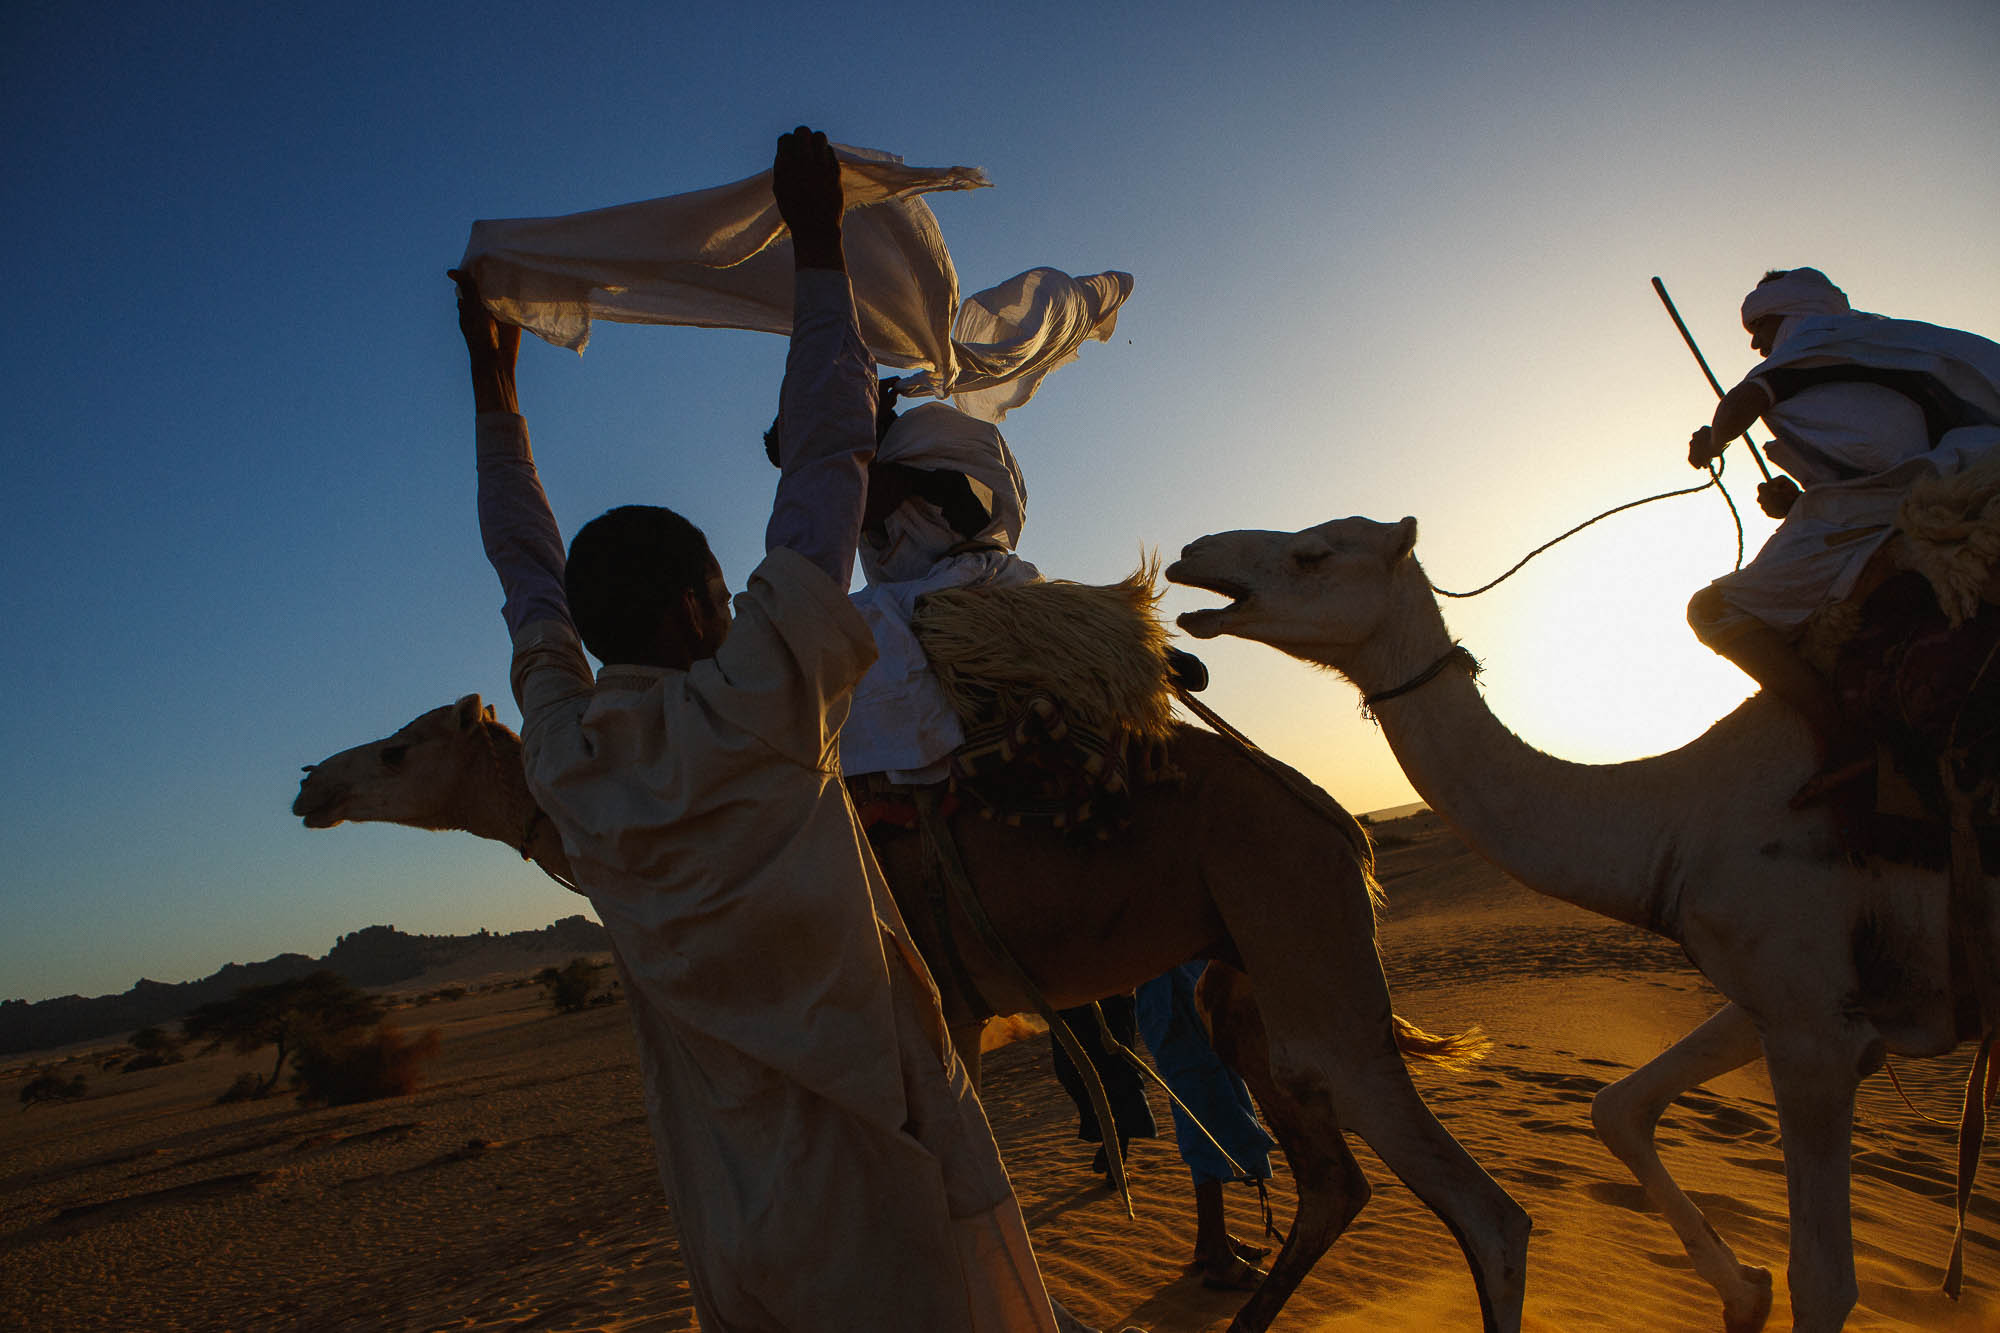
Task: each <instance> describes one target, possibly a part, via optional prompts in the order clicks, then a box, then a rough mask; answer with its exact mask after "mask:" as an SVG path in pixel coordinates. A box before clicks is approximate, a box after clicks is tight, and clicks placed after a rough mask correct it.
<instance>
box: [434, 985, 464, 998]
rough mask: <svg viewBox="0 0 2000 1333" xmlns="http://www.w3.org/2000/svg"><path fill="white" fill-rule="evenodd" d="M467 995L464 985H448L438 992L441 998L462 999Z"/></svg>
mask: <svg viewBox="0 0 2000 1333" xmlns="http://www.w3.org/2000/svg"><path fill="white" fill-rule="evenodd" d="M465 995H466V991H465V987H463V986H446V987H445V988H444V989H442V990H440V991H439V992H438V993H437V997H438V998H439V999H440V1000H462V999H464V998H465Z"/></svg>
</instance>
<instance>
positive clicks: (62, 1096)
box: [21, 1069, 90, 1111]
mask: <svg viewBox="0 0 2000 1333" xmlns="http://www.w3.org/2000/svg"><path fill="white" fill-rule="evenodd" d="M89 1094H90V1080H88V1079H86V1078H85V1077H84V1076H83V1075H81V1074H78V1075H77V1076H76V1077H75V1078H64V1077H63V1076H62V1075H61V1074H59V1073H57V1072H56V1071H55V1070H53V1069H51V1070H49V1071H47V1072H46V1073H41V1074H37V1075H35V1077H33V1078H31V1079H29V1080H28V1081H27V1083H25V1084H23V1085H22V1087H21V1109H22V1110H23V1111H25V1110H28V1109H29V1108H30V1107H35V1106H40V1105H41V1104H42V1103H43V1102H73V1101H78V1100H80V1099H81V1098H83V1097H86V1096H88V1095H89Z"/></svg>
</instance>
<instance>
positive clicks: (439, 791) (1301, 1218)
mask: <svg viewBox="0 0 2000 1333" xmlns="http://www.w3.org/2000/svg"><path fill="white" fill-rule="evenodd" d="M1170 757H1171V761H1172V763H1173V764H1174V765H1175V766H1176V767H1177V768H1178V769H1179V770H1180V771H1181V772H1183V773H1185V774H1186V778H1185V780H1184V781H1181V782H1178V783H1170V784H1162V785H1159V786H1155V787H1152V788H1149V789H1147V791H1146V792H1145V794H1144V797H1143V798H1142V799H1140V800H1138V801H1136V802H1134V808H1133V824H1134V827H1133V828H1132V830H1131V832H1130V834H1129V835H1128V836H1122V837H1119V838H1116V839H1113V840H1110V841H1106V842H1098V843H1091V842H1075V841H1072V840H1070V839H1066V838H1064V837H1063V836H1061V835H1060V834H1058V833H1054V832H1050V831H1046V830H1039V829H1020V828H1013V827H1008V826H1006V825H1003V824H998V823H993V822H990V821H987V820H982V819H979V818H977V817H975V816H971V815H964V814H961V815H958V816H955V817H954V818H953V820H952V834H953V837H954V838H955V839H956V840H957V844H958V849H959V852H960V855H961V857H962V859H963V862H964V865H965V868H966V873H967V876H968V878H969V879H970V881H971V883H972V886H973V889H974V891H975V893H976V894H977V896H978V898H979V899H980V901H981V903H982V904H983V905H984V909H985V911H986V913H987V915H988V916H989V918H990V920H991V922H992V925H993V927H994V929H995V932H996V933H997V935H998V936H999V938H1000V939H1001V940H1002V941H1004V942H1005V945H1006V947H1007V949H1008V950H1009V951H1010V952H1011V953H1012V954H1013V956H1014V959H1015V960H1016V961H1017V962H1018V963H1019V965H1020V966H1021V967H1022V968H1023V969H1025V971H1026V972H1027V974H1028V975H1029V976H1031V977H1032V978H1033V979H1034V981H1035V983H1036V985H1038V986H1039V987H1040V989H1041V991H1042V994H1043V997H1044V998H1045V999H1046V1001H1047V1002H1048V1003H1049V1004H1051V1005H1054V1006H1057V1007H1068V1006H1071V1005H1078V1004H1083V1003H1086V1002H1088V1001H1091V1000H1095V999H1100V998H1102V997H1104V996H1106V995H1110V994H1115V993H1117V992H1120V991H1125V990H1129V989H1131V988H1132V987H1134V986H1136V985H1138V984H1139V983H1141V982H1144V981H1147V980H1150V979H1151V978H1153V977H1155V976H1158V975H1159V974H1160V973H1161V972H1164V971H1165V970H1166V969H1167V968H1169V967H1171V966H1174V965H1176V964H1178V963H1182V962H1186V961H1188V960H1190V959H1197V958H1207V959H1214V960H1217V961H1220V962H1223V963H1225V964H1227V965H1228V966H1227V967H1211V968H1210V969H1208V973H1207V976H1206V978H1205V980H1204V989H1205V991H1207V992H1208V993H1207V994H1205V995H1204V1002H1205V1003H1206V1005H1207V1007H1208V1008H1209V1010H1210V1012H1211V1013H1212V1014H1213V1015H1215V1016H1216V1021H1217V1032H1216V1047H1217V1050H1218V1051H1219V1052H1220V1053H1221V1054H1222V1055H1223V1056H1224V1058H1225V1059H1227V1060H1229V1061H1230V1062H1231V1064H1232V1065H1233V1066H1234V1067H1235V1068H1236V1069H1237V1070H1238V1072H1239V1073H1241V1074H1242V1075H1243V1078H1244V1080H1245V1081H1246V1082H1247V1083H1248V1084H1249V1085H1250V1089H1251V1091H1252V1093H1253V1095H1255V1097H1256V1098H1257V1101H1258V1103H1259V1104H1260V1105H1261V1106H1262V1108H1263V1110H1264V1114H1265V1118H1266V1120H1267V1121H1268V1122H1269V1124H1270V1127H1271V1130H1272V1132H1273V1134H1274V1135H1275V1136H1276V1137H1277V1139H1278V1142H1279V1145H1280V1147H1281V1148H1282V1149H1283V1151H1284V1153H1285V1156H1286V1158H1287V1160H1288V1161H1289V1163H1290V1165H1291V1168H1292V1172H1293V1176H1294V1178H1295V1180H1296V1182H1297V1186H1298V1197H1299V1204H1298V1212H1297V1215H1296V1216H1295V1217H1294V1219H1293V1222H1292V1226H1291V1229H1290V1231H1289V1232H1288V1233H1287V1234H1286V1237H1285V1242H1284V1245H1283V1247H1282V1248H1281V1249H1280V1250H1279V1253H1278V1255H1277V1257H1276V1259H1275V1260H1274V1261H1273V1262H1272V1264H1271V1270H1270V1275H1269V1277H1268V1278H1267V1279H1266V1280H1265V1281H1264V1283H1263V1284H1262V1285H1261V1286H1260V1287H1259V1288H1258V1289H1257V1291H1256V1292H1254V1293H1253V1294H1252V1295H1251V1297H1250V1299H1249V1301H1248V1302H1247V1303H1246V1304H1245V1305H1244V1307H1243V1308H1242V1310H1241V1311H1239V1312H1238V1314H1237V1316H1236V1319H1235V1321H1234V1323H1233V1324H1232V1325H1231V1328H1232V1330H1233V1331H1234V1333H1261V1330H1263V1329H1265V1328H1267V1327H1268V1326H1269V1325H1270V1323H1271V1321H1272V1319H1273V1318H1274V1317H1275V1316H1276V1315H1277V1313H1278V1311H1279V1309H1280V1308H1281V1307H1282V1306H1283V1304H1284V1302H1285V1300H1286V1299H1287V1298H1288V1297H1289V1296H1290V1295H1291V1293H1292V1291H1293V1290H1294V1289H1295V1288H1296V1287H1297V1286H1298V1284H1299V1282H1300V1281H1301V1280H1302V1279H1303V1278H1304V1277H1305V1275H1306V1273H1308V1272H1309V1271H1311V1269H1312V1266H1313V1265H1314V1264H1315V1263H1316V1262H1318V1260H1319V1257H1320V1256H1321V1255H1322V1254H1324V1253H1325V1252H1326V1250H1327V1248H1328V1247H1329V1246H1331V1245H1332V1243H1333V1241H1334V1240H1335V1239H1336V1238H1337V1237H1338V1236H1339V1235H1340V1233H1341V1231H1342V1230H1344V1229H1345V1228H1346V1226H1347V1224H1348V1222H1350V1221H1351V1220H1352V1219H1353V1218H1354V1216H1355V1215H1356V1214H1357V1213H1358V1212H1360V1210H1361V1208H1362V1206H1363V1205H1364V1204H1365V1203H1366V1202H1367V1200H1368V1196H1369V1186H1368V1183H1367V1180H1366V1178H1365V1177H1364V1176H1363V1175H1362V1173H1361V1170H1360V1167H1359V1165H1358V1164H1357V1163H1356V1162H1355V1160H1354V1157H1353V1155H1352V1154H1351V1153H1350V1152H1349V1151H1348V1149H1347V1146H1346V1144H1345V1142H1344V1141H1343V1138H1342V1131H1343V1130H1351V1131H1353V1132H1354V1133H1357V1134H1359V1135H1360V1136H1361V1137H1362V1139H1363V1140H1365V1141H1366V1142H1367V1143H1368V1145H1369V1146H1370V1147H1371V1148H1373V1149H1374V1150H1375V1151H1376V1153H1377V1154H1378V1155H1380V1157H1381V1158H1382V1160H1383V1162H1385V1163H1386V1164H1387V1165H1388V1167H1389V1169H1390V1170H1392V1171H1394V1172H1395V1173H1396V1175H1397V1176H1398V1177H1399V1178H1400V1179H1401V1180H1402V1181H1403V1183H1404V1184H1406V1185H1408V1186H1409V1187H1410V1189H1411V1190H1412V1191H1413V1192H1414V1193H1415V1194H1416V1195H1417V1196H1418V1197H1419V1198H1421V1199H1422V1200H1423V1201H1424V1203H1425V1204H1426V1205H1428V1206H1429V1207H1430V1208H1431V1210H1432V1211H1433V1212H1435V1213H1436V1214H1437V1215H1438V1216H1439V1218H1440V1219H1442V1220H1443V1221H1444V1223H1445V1225H1446V1226H1447V1227H1448V1228H1450V1230H1451V1232H1452V1234H1453V1236H1454V1237H1455V1238H1456V1239H1457V1240H1458V1242H1459V1245H1460V1247H1461V1248H1462V1249H1463V1250H1464V1252H1465V1255H1466V1258H1467V1261H1468V1263H1469V1264H1470V1266H1471V1269H1472V1275H1473V1281H1474V1284H1475V1287H1476V1289H1477V1292H1478V1298H1479V1306H1480V1313H1481V1318H1482V1321H1483V1323H1484V1326H1485V1328H1487V1329H1488V1330H1503V1331H1508V1333H1511V1331H1512V1330H1516V1329H1518V1328H1519V1327H1520V1319H1521V1302H1522V1293H1523V1286H1524V1281H1525V1278H1526V1267H1527V1239H1528V1230H1529V1222H1528V1217H1527V1214H1526V1213H1525V1212H1524V1211H1523V1210H1522V1209H1521V1207H1520V1206H1519V1205H1518V1204H1516V1203H1515V1202H1514V1200H1513V1199H1512V1198H1510V1197H1509V1196H1508V1195H1507V1193H1506V1191H1504V1190H1503V1189H1501V1188H1500V1186H1499V1185H1498V1184H1496V1183H1495V1182H1494V1181H1493V1180H1492V1179H1491V1178H1490V1177H1489V1176H1488V1175H1487V1174H1486V1173H1485V1172H1484V1171H1482V1170H1481V1169H1480V1168H1479V1166H1478V1164H1477V1163H1475V1162H1474V1161H1473V1160H1472V1158H1471V1157H1470V1156H1468V1155H1467V1154H1466V1152H1465V1150H1464V1149H1463V1148H1461V1147H1460V1146H1459V1145H1458V1143H1457V1141H1456V1140H1454V1139H1453V1138H1452V1137H1451V1135H1450V1134H1449V1133H1448V1132H1447V1131H1446V1130H1445V1129H1444V1127H1443V1126H1442V1125H1440V1124H1439V1123H1438V1121H1437V1119H1436V1117H1434V1116H1433V1115H1432V1114H1431V1111H1430V1108H1429V1107H1427V1106H1426V1105H1425V1104H1424V1102H1423V1099H1422V1098H1421V1097H1420V1096H1419V1095H1418V1093H1417V1090H1416V1088H1415V1086H1414V1085H1413V1084H1412V1083H1411V1082H1410V1077H1409V1074H1408V1072H1407V1070H1406V1069H1405V1068H1404V1065H1403V1058H1402V1052H1403V1051H1410V1052H1411V1053H1413V1054H1418V1055H1431V1056H1433V1057H1437V1058H1446V1059H1449V1058H1453V1057H1463V1055H1464V1054H1465V1053H1466V1046H1465V1044H1464V1042H1463V1041H1462V1040H1459V1039H1451V1038H1433V1037H1428V1036H1427V1035H1426V1034H1423V1033H1421V1032H1419V1031H1418V1030H1417V1029H1415V1028H1413V1027H1411V1026H1410V1025H1408V1024H1406V1023H1404V1022H1403V1021H1402V1020H1401V1019H1398V1018H1395V1017H1394V1016H1393V1015H1392V1014H1391V1012H1390V1007H1389V991H1388V986H1387V983H1386V982H1385V980H1384V979H1383V975H1382V967H1381V962H1380V960H1379V959H1378V958H1377V956H1376V952H1375V902H1374V898H1373V893H1374V891H1375V886H1374V881H1373V877H1372V875H1371V874H1370V868H1371V866H1370V859H1371V858H1370V856H1369V853H1368V849H1367V843H1366V838H1365V836H1363V835H1361V834H1360V831H1359V829H1358V828H1356V827H1354V825H1353V821H1352V820H1351V819H1349V818H1347V816H1346V815H1345V813H1344V812H1341V811H1340V810H1339V808H1338V807H1337V806H1334V805H1333V803H1332V801H1331V799H1330V798H1328V799H1327V806H1328V807H1330V809H1326V810H1321V809H1315V808H1312V807H1310V806H1309V805H1308V804H1307V802H1306V799H1305V798H1304V797H1302V796H1300V795H1298V794H1296V793H1295V792H1293V791H1289V790H1287V788H1286V785H1285V783H1283V782H1281V781H1280V780H1278V779H1276V778H1274V777H1273V776H1272V775H1271V774H1270V773H1268V772H1266V771H1264V770H1263V769H1261V768H1260V767H1259V766H1258V765H1257V764H1256V763H1255V762H1254V761H1253V760H1252V759H1251V758H1250V757H1249V756H1248V755H1247V754H1246V753H1244V752H1243V751H1241V750H1239V749H1237V748H1236V747H1235V746H1233V745H1232V744H1231V743H1230V742H1228V741H1226V740H1224V739H1223V738H1221V737H1219V736H1216V735H1214V734H1212V733H1210V732H1207V731H1202V730H1198V729H1195V728H1191V727H1182V728H1179V729H1178V730H1177V732H1176V734H1175V735H1174V738H1173V739H1172V741H1171V742H1170ZM306 774H307V776H306V777H305V779H304V781H302V782H301V783H300V785H299V795H298V799H297V800H296V801H295V802H294V803H293V806H292V810H293V813H294V814H297V815H299V816H301V817H302V818H303V819H304V820H305V823H306V825H307V827H309V828H330V827H332V826H333V825H335V824H339V823H341V822H342V821H345V820H353V821H380V822H388V823H396V824H406V825H410V826H414V827H417V828H430V829H462V830H465V831H467V832H470V833H473V834H475V835H477V836H480V837H485V838H491V839H495V840H498V841H500V842H504V843H506V844H507V845H509V846H511V847H513V848H515V849H516V850H517V851H519V852H520V853H521V854H522V855H523V856H525V857H528V858H530V859H533V860H534V861H536V862H537V863H538V864H539V865H541V866H542V868H543V869H544V870H547V871H549V872H550V873H551V874H552V875H555V876H557V877H559V878H561V879H563V880H565V881H567V880H568V869H569V867H568V861H567V858H566V857H565V856H564V854H563V850H562V845H561V842H560V839H559V838H558V837H557V835H556V832H555V829H554V828H553V826H552V825H551V824H550V823H549V821H548V820H547V819H546V818H544V817H542V815H541V812H540V811H539V810H538V809H537V807H536V805H535V802H534V799H533V797H532V796H531V795H530V794H529V792H528V787H527V781H526V779H525V777H524V776H523V772H522V767H521V751H520V740H519V738H518V737H516V736H515V734H514V733H513V732H512V731H511V730H509V729H508V728H507V727H506V726H504V725H503V724H501V723H499V722H498V721H496V720H495V719H494V717H493V711H492V709H490V708H487V707H486V706H484V705H483V704H482V702H481V701H480V698H479V696H478V695H476V694H471V695H467V696H465V697H464V698H462V699H460V700H459V701H458V702H457V703H455V704H448V705H446V706H444V707H442V708H437V709H433V710H432V711H430V712H428V713H425V714H423V715H422V716H421V717H418V718H417V719H416V720H415V721H413V722H411V723H410V724H409V725H408V726H406V727H404V728H403V729H402V730H400V731H398V732H396V733H395V734H394V735H392V736H389V737H387V738H385V739H383V740H377V741H370V742H369V743H367V744H365V745H359V746H355V747H353V748H352V749H348V750H344V751H342V752H341V753H339V754H336V755H334V756H332V757H331V758H329V759H327V760H325V761H323V762H322V763H319V764H316V765H311V766H309V767H308V768H307V770H306ZM1292 776H1293V777H1294V778H1295V779H1296V781H1297V783H1298V784H1300V785H1301V786H1304V785H1307V784H1305V779H1304V778H1302V777H1297V775H1292ZM921 844H922V840H921V839H920V838H918V837H916V836H914V835H908V836H901V837H889V838H887V839H885V840H883V841H881V842H879V843H878V844H877V846H876V851H877V855H878V857H879V858H880V860H881V863H882V870H883V873H884V875H885V876H886V877H887V879H888V882H889V886H890V889H891V891H892V892H893V893H894V895H895V898H896V901H897V904H898V906H899V907H900V908H901V910H902V913H903V917H904V920H905V921H906V922H907V923H908V925H909V928H910V930H911V933H912V935H913V936H914V937H915V939H916V941H917V944H918V947H919V948H920V949H921V950H922V951H923V953H924V955H925V957H926V958H928V959H931V960H934V961H936V962H940V963H941V962H943V961H944V960H947V959H950V958H952V957H953V954H952V952H951V950H952V948H954V947H955V949H956V951H957V957H958V959H959V960H961V961H962V962H963V965H964V973H965V975H966V976H967V977H968V978H969V980H970V983H971V986H970V989H971V990H972V991H973V992H974V993H975V994H974V995H968V994H967V993H966V991H967V988H966V987H964V986H961V985H957V984H954V983H953V981H951V980H950V979H949V978H951V977H952V976H954V975H955V972H954V970H953V969H950V968H947V967H934V968H933V971H934V972H935V973H936V974H937V975H938V976H939V978H940V980H941V989H942V993H943V996H944V1000H945V1006H946V1016H947V1019H948V1020H949V1021H950V1022H951V1024H952V1026H953V1037H954V1041H956V1042H957V1043H958V1045H959V1049H960V1051H961V1052H962V1053H966V1054H967V1058H968V1059H969V1060H970V1061H972V1062H974V1063H975V1070H974V1072H975V1074H976V1061H977V1059H978V1057H977V1054H976V1053H977V1051H978V1049H979V1045H978V1040H977V1029H978V1026H979V1025H980V1024H982V1023H983V1022H984V1021H985V1020H986V1019H987V1018H989V1017H992V1016H993V1015H995V1014H1009V1013H1018V1012H1023V1011H1027V1010H1030V1009H1032V1008H1034V1007H1035V1006H1034V1001H1033V998H1032V997H1031V996H1030V995H1028V994H1027V993H1026V992H1025V990H1024V989H1023V988H1022V987H1021V986H1020V985H1019V984H1018V983H1017V982H1016V981H1015V980H1014V979H1013V978H1014V973H1013V972H1012V971H1011V969H1010V968H1009V966H1008V965H1007V964H1006V963H1004V962H1003V961H1002V960H1001V959H1000V958H998V957H997V956H995V954H994V953H992V952H991V951H989V950H988V949H986V948H985V947H983V946H982V945H981V943H980V942H979V938H978V933H977V931H976V930H975V929H974V928H972V925H971V923H970V922H969V920H968V919H967V918H966V917H965V914H964V913H963V911H962V910H960V909H958V908H956V907H955V906H954V907H953V908H952V909H951V917H952V922H953V926H952V930H953V937H954V943H953V944H952V945H947V944H946V943H945V942H944V941H943V940H942V939H941V937H940V933H939V930H938V927H937V924H936V917H935V915H934V912H933V909H932V906H931V903H930V895H929V891H928V888H927V876H926V874H925V869H924V855H923V849H922V845H921ZM1244 972H1248V973H1249V974H1250V975H1251V976H1253V977H1255V979H1256V991H1255V997H1254V1002H1253V1000H1252V997H1251V995H1250V993H1249V986H1248V983H1247V981H1246V980H1245V978H1244V976H1243V973H1244Z"/></svg>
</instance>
